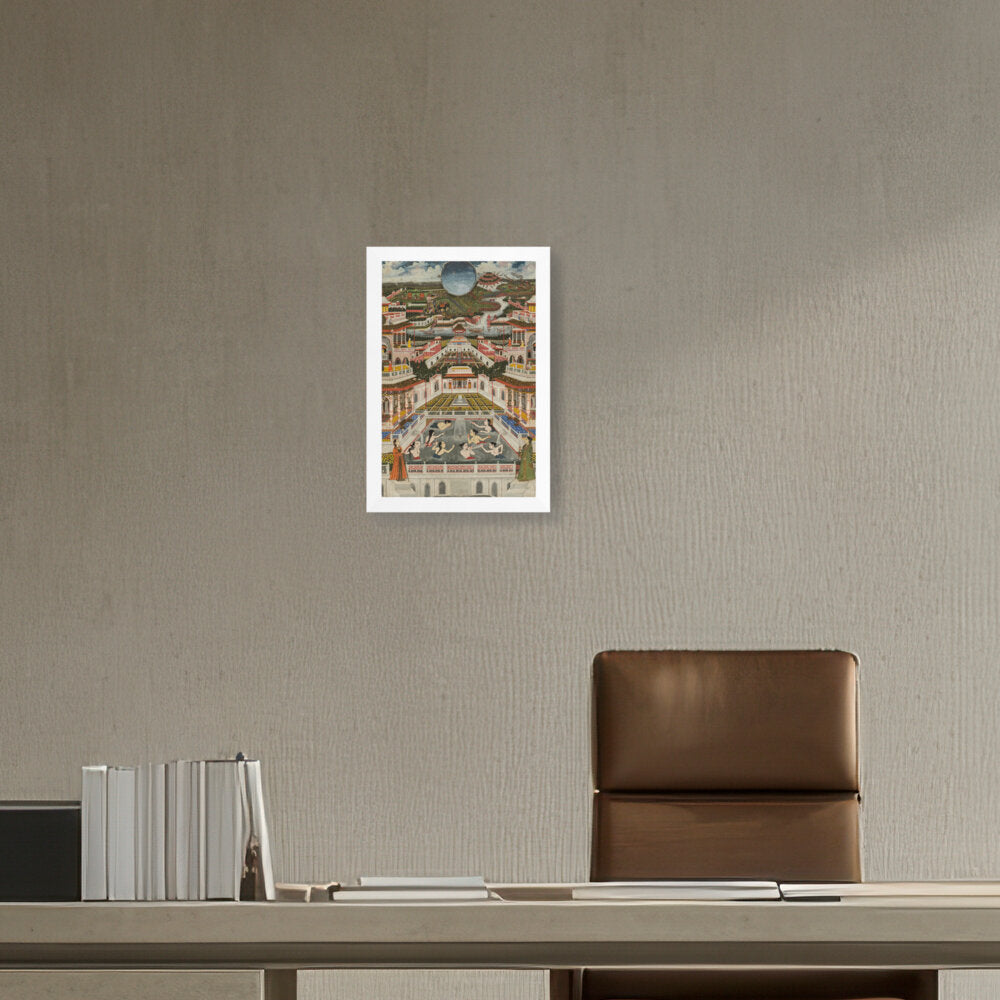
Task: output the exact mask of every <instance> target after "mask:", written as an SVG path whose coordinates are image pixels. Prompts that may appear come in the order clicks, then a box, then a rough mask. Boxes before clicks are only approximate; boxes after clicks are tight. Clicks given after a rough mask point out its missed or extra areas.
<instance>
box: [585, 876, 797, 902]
mask: <svg viewBox="0 0 1000 1000" xmlns="http://www.w3.org/2000/svg"><path fill="white" fill-rule="evenodd" d="M572 896H573V899H663V900H669V899H704V900H752V899H781V893H780V892H779V891H778V883H777V882H770V881H760V880H755V879H668V880H666V881H656V880H653V879H644V880H642V881H640V882H587V883H586V884H584V885H576V886H574V887H573V892H572Z"/></svg>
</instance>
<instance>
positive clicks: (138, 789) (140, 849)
mask: <svg viewBox="0 0 1000 1000" xmlns="http://www.w3.org/2000/svg"><path fill="white" fill-rule="evenodd" d="M148 817H149V765H148V764H139V765H138V766H137V767H136V768H135V898H136V899H149V896H147V895H146V878H147V873H148V865H149V831H148V828H147V823H148Z"/></svg>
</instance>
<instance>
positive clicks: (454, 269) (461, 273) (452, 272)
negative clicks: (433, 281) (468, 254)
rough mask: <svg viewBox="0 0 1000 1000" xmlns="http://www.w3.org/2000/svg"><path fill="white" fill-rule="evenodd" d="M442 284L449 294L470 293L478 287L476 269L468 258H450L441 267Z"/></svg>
mask: <svg viewBox="0 0 1000 1000" xmlns="http://www.w3.org/2000/svg"><path fill="white" fill-rule="evenodd" d="M441 284H442V285H444V290H445V291H446V292H447V293H448V294H449V295H468V294H469V292H471V291H472V289H473V288H475V287H476V269H475V268H474V267H473V266H472V265H471V264H470V263H469V262H468V261H467V260H450V261H448V263H447V264H445V266H444V267H443V268H441Z"/></svg>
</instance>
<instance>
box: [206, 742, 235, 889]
mask: <svg viewBox="0 0 1000 1000" xmlns="http://www.w3.org/2000/svg"><path fill="white" fill-rule="evenodd" d="M237 765H238V762H237V761H235V760H232V761H230V760H210V761H206V762H205V806H206V816H205V867H206V872H205V888H206V898H208V899H234V900H235V899H239V897H240V875H241V874H242V871H243V858H242V857H241V854H240V839H241V826H242V823H241V817H242V804H241V802H240V793H239V789H238V787H237V783H238V782H237V777H238V771H237Z"/></svg>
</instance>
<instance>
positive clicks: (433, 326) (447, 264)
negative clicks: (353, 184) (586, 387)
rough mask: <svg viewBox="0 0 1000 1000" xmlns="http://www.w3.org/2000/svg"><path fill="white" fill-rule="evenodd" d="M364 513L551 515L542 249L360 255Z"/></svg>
mask: <svg viewBox="0 0 1000 1000" xmlns="http://www.w3.org/2000/svg"><path fill="white" fill-rule="evenodd" d="M366 303H367V305H366V308H367V356H366V359H367V393H366V401H367V407H368V413H367V421H366V426H367V449H366V461H367V470H366V472H367V475H366V482H367V497H368V510H369V511H400V512H405V511H425V512H429V511H483V512H494V513H496V512H508V513H514V512H518V511H523V512H529V511H532V512H539V511H547V510H548V509H549V410H550V399H549V248H548V247H369V248H368V284H367V298H366Z"/></svg>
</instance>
